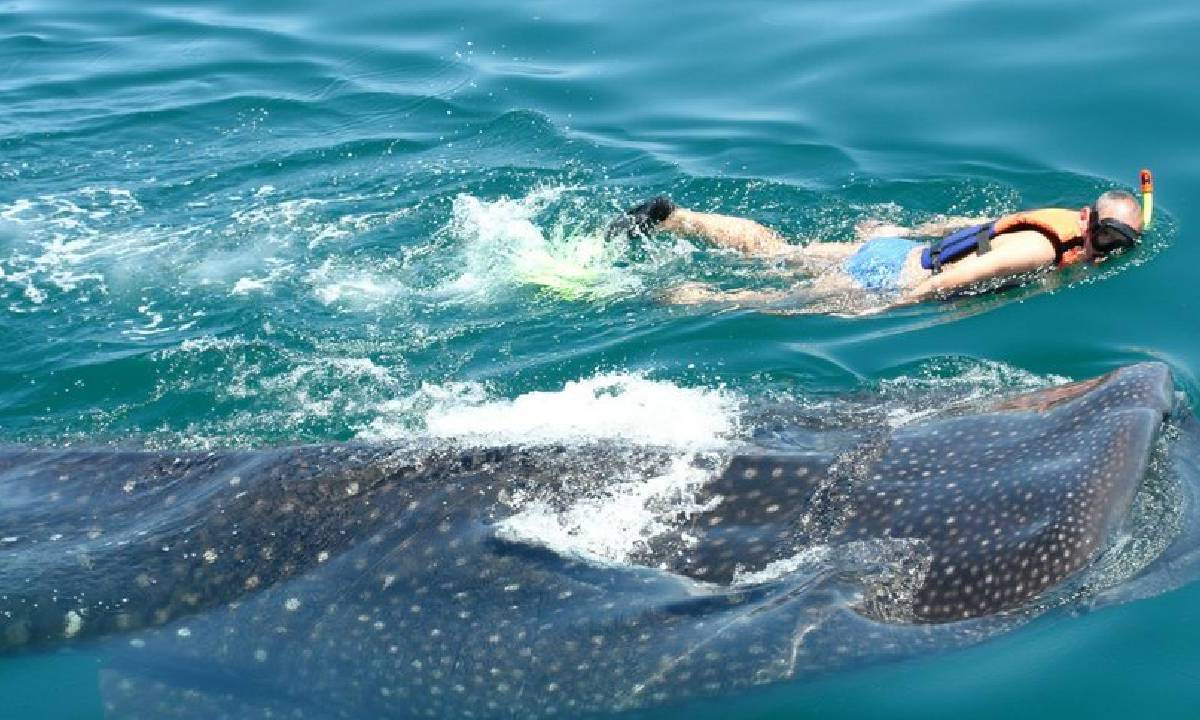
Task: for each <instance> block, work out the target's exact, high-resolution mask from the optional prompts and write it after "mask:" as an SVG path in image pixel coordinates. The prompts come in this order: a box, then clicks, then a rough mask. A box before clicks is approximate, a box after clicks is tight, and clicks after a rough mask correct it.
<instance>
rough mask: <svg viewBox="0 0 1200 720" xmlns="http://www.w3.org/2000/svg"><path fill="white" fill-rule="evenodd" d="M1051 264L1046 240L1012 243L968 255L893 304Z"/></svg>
mask: <svg viewBox="0 0 1200 720" xmlns="http://www.w3.org/2000/svg"><path fill="white" fill-rule="evenodd" d="M1031 248H1032V249H1031ZM1053 263H1054V249H1053V248H1052V247H1050V244H1049V243H1046V242H1034V243H1026V244H1017V243H1013V244H1010V245H1006V246H1004V247H1001V248H997V249H993V250H992V251H991V252H989V253H987V254H985V255H968V256H967V257H964V258H962V259H961V260H958V261H956V262H955V263H954V264H952V265H950V266H949V267H947V268H945V269H944V270H943V271H942V272H941V273H939V274H937V275H933V276H931V277H929V278H927V279H925V280H923V281H921V283H920V284H918V285H916V286H914V287H913V288H911V289H909V290H907V291H905V292H903V293H901V295H900V297H899V298H897V299H896V301H895V302H893V303H892V307H897V306H901V305H912V304H913V303H919V302H922V301H924V300H929V299H930V298H935V297H942V296H945V295H949V294H952V293H955V292H958V291H961V290H966V289H968V288H970V287H972V286H974V285H978V284H979V283H983V282H986V281H988V280H996V279H999V278H1007V277H1013V276H1016V275H1022V274H1025V273H1029V272H1034V271H1037V270H1041V269H1043V268H1046V267H1048V266H1050V265H1052V264H1053Z"/></svg>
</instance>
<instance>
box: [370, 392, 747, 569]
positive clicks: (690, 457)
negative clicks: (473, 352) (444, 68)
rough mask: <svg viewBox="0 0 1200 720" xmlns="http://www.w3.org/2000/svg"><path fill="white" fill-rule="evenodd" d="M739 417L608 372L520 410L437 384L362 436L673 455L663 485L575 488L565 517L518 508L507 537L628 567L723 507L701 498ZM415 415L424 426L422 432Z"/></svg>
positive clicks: (517, 503) (732, 406) (555, 507)
mask: <svg viewBox="0 0 1200 720" xmlns="http://www.w3.org/2000/svg"><path fill="white" fill-rule="evenodd" d="M741 407H742V400H741V398H740V397H738V396H736V395H734V394H733V393H730V392H727V391H724V390H714V389H709V388H685V387H680V386H678V385H675V384H673V383H670V382H665V381H657V380H651V379H648V378H646V377H643V376H641V375H636V374H632V373H601V374H597V375H595V376H593V377H591V378H586V379H583V380H577V381H573V382H568V383H566V385H565V386H564V387H563V388H562V389H560V390H556V391H550V392H530V393H526V394H524V395H520V396H518V397H516V398H514V399H511V400H508V399H489V393H488V391H487V388H486V387H485V386H483V385H481V384H478V383H450V384H446V385H427V386H425V387H423V388H422V390H421V391H420V392H418V393H416V394H413V395H411V396H407V397H404V398H400V399H397V400H394V401H391V402H390V403H389V404H388V405H387V407H386V408H384V409H386V410H388V411H390V412H389V413H387V414H386V415H384V416H381V417H380V418H379V419H377V420H376V421H374V422H372V423H371V424H370V426H368V427H367V428H365V429H364V430H363V431H362V433H360V436H362V437H367V438H373V439H379V438H397V437H435V438H441V439H451V440H454V441H455V442H456V443H460V444H462V443H467V444H478V445H481V446H496V445H544V444H555V445H582V444H594V443H597V442H615V443H629V444H631V445H638V446H643V447H644V446H655V447H659V448H664V449H667V450H668V452H672V453H673V457H671V458H670V464H669V467H668V469H667V470H666V471H665V472H662V473H661V474H654V475H650V474H642V473H639V472H637V471H636V470H629V471H628V473H629V474H628V475H626V476H623V477H622V476H614V477H612V478H610V479H609V482H607V483H606V484H605V485H603V486H602V487H600V488H588V489H575V491H577V492H580V493H581V494H580V497H578V498H576V499H574V500H572V501H571V502H569V504H568V505H567V507H565V508H563V506H562V495H561V494H560V495H559V496H558V497H556V498H554V500H557V501H558V502H550V501H549V499H547V498H544V497H537V496H518V497H514V498H512V499H511V501H510V504H511V505H512V506H513V507H514V509H515V513H514V514H513V515H511V516H510V517H508V518H507V519H505V520H504V521H503V522H501V523H500V524H499V525H498V526H497V532H499V533H500V534H501V535H502V536H503V537H506V538H508V539H510V540H513V541H518V542H525V543H530V544H536V545H540V546H544V547H546V548H549V549H551V550H553V551H554V552H557V553H559V554H561V555H565V556H571V557H577V558H581V559H584V560H587V561H589V562H594V563H604V564H611V563H627V562H629V561H630V559H631V557H632V556H633V555H634V554H636V553H637V552H639V551H642V550H645V549H647V548H648V544H649V543H650V542H651V541H652V540H653V539H654V538H656V537H660V536H662V535H663V534H665V533H669V532H675V531H678V530H679V529H680V528H682V527H683V525H684V524H685V523H686V522H687V519H688V518H689V517H690V516H691V515H692V514H694V513H697V512H701V511H703V510H706V509H708V508H709V507H711V505H712V504H713V503H715V502H719V499H709V500H707V501H706V502H705V503H701V502H700V501H699V500H698V496H699V493H700V491H701V489H702V488H703V486H704V484H705V483H706V482H707V481H708V480H709V479H710V477H711V475H712V470H711V468H712V466H713V464H714V462H713V461H714V458H715V457H716V456H717V455H719V454H720V453H721V451H722V450H725V449H727V448H728V447H729V446H730V445H731V444H732V443H733V442H734V441H735V440H736V439H737V436H738V435H739V433H740V430H741V420H740V417H741ZM414 415H420V416H421V417H420V420H419V421H417V422H413V416H414ZM698 460H705V461H706V462H702V463H699V464H698V463H697V461H698ZM613 472H614V473H616V472H617V471H616V470H614V471H613ZM562 492H563V493H568V494H569V493H571V492H572V488H564V489H563V491H562Z"/></svg>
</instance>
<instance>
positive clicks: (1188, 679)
mask: <svg viewBox="0 0 1200 720" xmlns="http://www.w3.org/2000/svg"><path fill="white" fill-rule="evenodd" d="M1198 36H1200V6H1197V5H1196V4H1195V3H1193V2H1184V1H1183V0H1169V1H1167V2H1151V3H1142V4H1131V3H1117V2H1111V1H1110V0H1100V1H1099V2H1060V3H1041V2H1028V1H1021V2H1007V3H983V2H962V1H951V0H917V1H915V2H904V3H896V2H886V1H884V0H851V1H849V2H832V1H820V2H818V1H810V2H801V3H790V2H782V1H780V0H771V1H758V2H745V3H729V2H716V1H714V0H697V1H696V2H689V3H658V4H654V3H640V2H631V1H629V0H617V1H615V2H606V3H585V2H578V3H574V2H572V3H549V2H531V1H527V0H517V2H505V3H501V2H493V1H490V0H468V1H467V2H463V3H436V2H422V1H420V0H416V1H414V2H406V3H380V2H363V3H345V2H329V1H328V0H316V1H314V2H310V3H305V4H303V5H300V4H295V3H280V2H275V1H274V0H250V1H249V2H239V3H233V2H216V1H213V0H205V1H201V2H187V3H134V2H127V1H125V2H108V1H105V0H101V1H99V2H89V3H80V2H55V1H52V0H45V1H42V2H26V1H24V0H21V1H18V2H2V3H0V444H4V445H36V446H52V447H63V446H72V447H95V446H120V447H126V448H127V447H136V448H148V449H152V450H163V451H174V450H178V451H208V450H223V449H249V448H264V447H275V446H285V445H300V444H316V443H333V442H343V441H366V442H394V441H411V440H413V439H414V438H415V439H426V440H427V439H429V438H441V439H447V438H457V439H462V438H466V439H470V440H472V441H476V442H483V441H488V442H496V443H513V442H521V441H523V440H526V439H530V438H534V439H539V440H546V441H549V442H559V441H561V442H594V441H601V442H602V441H605V440H606V439H611V438H619V439H621V440H634V441H637V440H646V439H648V441H651V442H655V443H659V444H662V445H669V446H688V447H691V446H696V447H708V446H711V444H712V443H714V442H724V441H727V440H728V439H729V438H730V437H735V438H736V437H742V436H750V435H753V434H754V432H755V431H756V430H757V429H758V428H756V427H755V415H754V413H753V412H750V411H747V410H746V409H745V408H747V407H753V406H755V405H756V404H758V403H761V402H764V401H765V400H764V399H770V401H771V402H775V403H785V404H790V405H798V406H800V407H802V408H805V410H804V412H805V413H807V414H813V413H816V412H817V410H819V408H820V407H821V406H822V405H821V404H822V403H828V402H834V401H836V399H837V398H841V397H846V396H850V395H858V396H862V395H863V394H867V395H871V396H879V395H880V394H883V395H886V394H887V392H888V390H889V388H896V387H904V388H907V389H908V391H907V394H906V395H904V397H906V398H909V399H910V401H909V404H908V405H907V406H905V407H898V406H892V407H890V409H889V411H890V412H894V413H905V412H908V413H917V412H920V410H921V407H920V406H919V401H915V400H911V398H912V397H914V395H913V392H912V388H916V389H917V390H921V389H928V390H929V391H930V392H936V393H942V394H945V393H951V394H953V393H958V394H959V395H961V396H970V395H972V393H974V394H975V395H980V394H983V395H992V394H1001V393H1003V392H1006V391H1011V390H1024V389H1031V388H1037V387H1044V386H1046V385H1050V384H1054V383H1059V382H1063V381H1065V380H1067V379H1083V378H1087V377H1091V376H1094V375H1097V374H1100V373H1103V372H1106V371H1109V370H1112V369H1114V368H1117V367H1119V366H1122V365H1126V364H1129V363H1133V362H1138V361H1143V360H1159V361H1163V362H1165V363H1167V364H1168V365H1169V366H1170V368H1171V370H1172V372H1173V373H1174V377H1175V382H1176V386H1177V388H1178V389H1179V390H1180V391H1182V392H1183V393H1184V394H1185V396H1186V397H1187V398H1188V399H1189V401H1190V402H1192V403H1193V404H1194V403H1196V402H1198V401H1200V380H1198V376H1197V373H1198V372H1200V329H1198V328H1200V326H1198V318H1200V294H1198V293H1197V283H1196V280H1195V274H1196V269H1197V268H1200V249H1198V248H1197V246H1196V245H1195V244H1194V243H1192V242H1191V233H1190V231H1189V229H1190V227H1191V221H1192V220H1193V219H1194V218H1193V216H1192V215H1191V212H1192V209H1193V208H1192V206H1191V202H1192V199H1193V198H1195V197H1197V196H1200V149H1197V146H1196V142H1195V129H1196V128H1197V127H1200V85H1198V84H1197V83H1196V82H1195V81H1194V77H1193V76H1192V75H1191V73H1192V72H1196V71H1198V70H1200V55H1198V54H1197V53H1198V50H1197V45H1196V37H1198ZM1143 167H1147V168H1151V169H1153V171H1154V173H1155V178H1156V180H1157V189H1158V191H1157V195H1156V200H1157V208H1158V212H1157V215H1156V218H1155V225H1154V227H1153V229H1152V230H1151V231H1150V232H1149V233H1148V235H1147V237H1146V240H1145V242H1144V244H1143V246H1142V247H1141V248H1139V250H1138V251H1137V252H1136V253H1134V254H1132V255H1131V256H1129V257H1124V258H1120V259H1119V260H1117V261H1115V262H1113V263H1109V264H1106V265H1105V266H1104V267H1102V268H1099V269H1096V270H1093V271H1072V272H1070V273H1064V274H1063V276H1062V277H1056V278H1052V279H1048V280H1038V281H1035V282H1033V283H1031V284H1028V285H1026V286H1023V287H1019V288H1013V289H1010V290H1007V291H1005V292H1003V293H1001V294H999V295H995V296H990V297H976V298H964V299H958V300H954V301H952V302H948V303H944V304H940V305H928V306H921V307H916V308H909V309H905V310H902V311H896V312H888V313H882V314H875V315H870V316H867V317H847V316H845V315H843V314H832V315H831V314H821V313H816V314H814V313H805V312H797V311H802V310H804V308H805V304H804V303H803V302H801V303H799V304H798V305H790V306H786V307H783V308H774V311H772V312H760V311H756V310H753V309H745V308H740V309H739V308H732V307H725V306H713V305H704V306H695V307H680V306H672V305H670V304H667V303H665V302H663V296H664V294H665V293H667V292H668V291H669V290H670V289H671V288H673V287H676V286H678V285H679V284H681V283H684V282H689V281H696V280H703V281H706V282H711V283H714V284H717V285H719V286H721V287H724V288H727V289H739V288H756V289H768V288H774V287H781V286H783V285H786V283H787V282H788V280H787V279H786V277H784V276H782V275H781V274H780V272H779V268H777V267H774V266H772V265H770V264H769V263H762V262H756V261H749V260H746V259H744V258H740V257H736V256H734V255H732V254H729V253H723V252H715V251H713V250H711V249H710V248H706V247H704V246H703V245H700V244H698V243H692V242H688V241H685V240H680V239H675V238H669V237H666V236H658V237H654V238H650V239H648V240H646V241H644V242H633V243H624V242H615V243H612V242H609V243H606V242H605V241H604V240H603V237H602V230H603V228H604V226H605V224H606V222H607V220H608V218H610V217H611V216H612V214H613V213H614V212H617V211H619V210H620V209H621V208H624V207H627V206H629V205H631V204H634V203H636V202H639V201H640V200H643V199H645V198H647V197H651V196H653V195H655V194H659V193H665V194H669V195H670V196H671V197H672V198H674V199H675V200H676V201H677V202H679V203H680V204H683V205H686V206H688V207H691V208H695V209H701V210H706V211H713V212H723V213H730V214H738V215H744V216H749V217H753V218H755V219H758V220H760V221H762V222H765V223H767V224H770V225H772V226H773V227H776V228H778V229H779V230H780V231H781V232H783V233H785V234H786V235H787V236H788V237H789V238H793V239H794V240H795V241H796V242H806V241H843V240H849V239H850V238H851V237H852V236H853V232H854V227H855V224H856V223H857V222H859V221H861V220H864V219H882V220H886V221H890V222H902V223H915V222H921V221H925V220H930V219H936V218H937V217H938V216H939V215H940V214H975V215H995V214H999V213H1004V212H1009V211H1013V210H1017V209H1022V208H1028V207H1039V206H1050V205H1062V206H1067V207H1079V206H1081V205H1083V204H1085V203H1087V202H1089V201H1090V200H1091V199H1092V198H1094V197H1095V195H1096V194H1097V193H1098V192H1100V191H1102V190H1105V189H1109V188H1113V187H1121V188H1126V189H1136V183H1137V177H1138V175H1137V173H1138V170H1139V169H1141V168H1143ZM1197 219H1200V218H1197ZM818 309H819V307H818ZM3 507H4V501H3V499H0V511H2V508H3ZM2 527H3V517H2V516H0V528H2ZM1197 607H1200V584H1191V585H1188V586H1185V587H1183V588H1182V589H1179V590H1176V591H1174V592H1170V593H1166V594H1162V595H1159V596H1156V597H1151V598H1148V599H1144V600H1140V601H1137V602H1131V603H1126V604H1121V605H1117V606H1113V607H1106V608H1104V609H1099V610H1096V611H1095V612H1073V613H1059V614H1052V615H1051V616H1047V617H1045V618H1042V619H1040V620H1038V621H1036V622H1033V623H1031V624H1029V625H1026V626H1024V627H1022V628H1020V629H1019V630H1017V631H1015V632H1012V633H1008V634H1005V635H1003V636H1001V637H998V638H995V639H992V640H989V641H987V642H984V643H981V644H978V645H975V646H972V647H969V648H966V649H958V650H952V651H950V650H948V651H945V652H934V653H926V654H923V655H921V656H920V657H916V658H913V659H910V660H907V661H904V662H891V663H882V664H869V665H865V666H863V667H850V668H843V669H839V670H838V671H836V672H831V673H826V674H818V675H816V676H813V677H803V678H798V679H795V680H792V681H789V682H787V683H783V684H776V685H771V686H769V687H766V688H764V689H761V690H758V691H755V692H751V693H739V694H737V695H734V696H730V697H718V698H714V699H710V700H707V701H705V703H703V704H702V705H701V706H699V707H697V706H689V707H688V708H687V709H686V710H677V711H676V710H667V711H665V712H667V713H670V712H677V714H679V715H680V716H684V715H686V716H688V717H697V716H702V715H703V716H708V717H714V718H717V717H732V716H737V717H747V718H764V719H765V718H843V717H844V718H858V717H888V718H929V717H975V718H1008V717H1013V716H1018V715H1019V716H1021V717H1026V718H1074V717H1079V718H1135V717H1190V716H1193V715H1194V714H1195V713H1196V712H1197V711H1196V708H1197V706H1198V704H1200V624H1197V622H1196V618H1197V611H1196V608H1197ZM102 661H103V658H101V657H98V656H97V657H89V656H88V655H86V654H83V655H80V654H66V655H56V654H54V653H48V654H29V655H21V656H17V657H10V658H3V659H0V697H3V698H4V699H5V700H4V704H3V705H0V717H4V718H9V717H12V718H91V717H100V716H101V714H102V704H101V701H100V697H99V695H98V690H97V688H96V683H95V674H96V667H97V665H98V664H99V663H101V662H102ZM167 672H169V670H168V671H167Z"/></svg>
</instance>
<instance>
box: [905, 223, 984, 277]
mask: <svg viewBox="0 0 1200 720" xmlns="http://www.w3.org/2000/svg"><path fill="white" fill-rule="evenodd" d="M994 235H995V223H991V222H988V223H983V224H982V225H972V226H970V227H965V228H961V229H959V230H955V231H954V232H952V233H950V234H949V235H947V236H946V237H944V238H942V239H941V240H935V241H934V242H933V243H931V244H930V245H929V247H927V248H925V250H924V251H923V252H922V253H921V267H923V268H925V269H926V270H931V271H933V274H934V275H937V274H938V273H940V272H941V271H942V265H945V264H946V263H948V262H953V261H955V260H957V259H959V258H960V257H962V256H964V255H966V254H968V253H970V252H972V251H973V252H975V253H976V254H977V255H983V254H984V253H986V252H988V251H989V250H991V249H992V237H993V236H994Z"/></svg>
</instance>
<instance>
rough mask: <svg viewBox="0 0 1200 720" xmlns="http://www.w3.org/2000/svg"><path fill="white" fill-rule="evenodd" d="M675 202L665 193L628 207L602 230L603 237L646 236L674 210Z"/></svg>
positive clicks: (606, 238)
mask: <svg viewBox="0 0 1200 720" xmlns="http://www.w3.org/2000/svg"><path fill="white" fill-rule="evenodd" d="M675 207H676V206H675V203H673V202H671V200H670V198H668V197H667V196H665V195H659V196H658V197H656V198H654V199H653V200H647V201H646V202H644V203H642V204H641V205H638V206H636V207H632V208H629V209H628V210H626V211H625V213H624V214H622V215H618V216H617V217H615V218H613V220H612V222H610V223H609V224H608V227H607V228H606V229H605V230H604V239H605V240H613V239H615V238H618V237H622V236H624V237H627V238H628V237H642V238H644V237H646V236H647V235H649V234H650V231H651V230H653V229H654V228H656V227H658V226H659V225H662V224H663V222H664V221H666V219H667V218H669V217H671V213H673V212H675Z"/></svg>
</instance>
